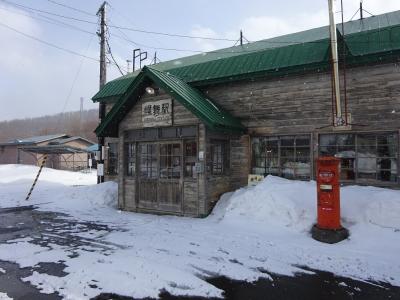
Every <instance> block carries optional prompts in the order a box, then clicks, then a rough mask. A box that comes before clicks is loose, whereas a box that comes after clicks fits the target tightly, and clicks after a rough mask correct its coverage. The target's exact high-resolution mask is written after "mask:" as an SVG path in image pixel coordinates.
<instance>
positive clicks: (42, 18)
mask: <svg viewBox="0 0 400 300" xmlns="http://www.w3.org/2000/svg"><path fill="white" fill-rule="evenodd" d="M0 9H1V10H6V11H8V12H10V13H12V14H17V15H20V16H25V17H28V18H32V19H35V20H39V21H42V22H46V23H50V24H53V25H58V26H63V27H68V28H69V29H74V30H76V31H80V32H84V33H87V34H91V35H96V33H94V32H91V31H88V30H85V29H82V28H79V27H77V26H74V25H71V24H68V23H65V22H63V21H60V20H56V19H53V18H51V17H48V16H45V15H42V14H40V13H34V12H28V13H27V14H25V13H21V12H19V11H15V10H12V9H8V8H6V7H0ZM33 14H35V15H33Z"/></svg>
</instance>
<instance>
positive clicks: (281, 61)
mask: <svg viewBox="0 0 400 300" xmlns="http://www.w3.org/2000/svg"><path fill="white" fill-rule="evenodd" d="M337 30H338V31H339V33H340V34H342V26H341V24H338V25H337ZM344 33H345V44H346V47H347V48H348V49H349V52H348V57H347V62H348V63H350V62H351V63H352V64H354V65H357V63H358V61H360V62H366V60H365V57H364V56H366V55H372V56H371V62H373V61H372V60H373V59H376V56H374V55H373V54H377V53H382V54H386V53H388V52H393V51H399V50H400V11H395V12H391V13H386V14H382V15H377V16H373V17H369V18H365V19H362V20H354V21H350V22H346V23H344ZM340 42H341V39H339V43H340ZM327 64H329V28H328V26H324V27H320V28H314V29H310V30H306V31H302V32H298V33H293V34H288V35H284V36H279V37H275V38H271V39H267V40H262V41H258V42H254V43H250V44H245V45H243V46H235V47H230V48H226V49H221V50H216V51H211V52H208V53H202V54H198V55H192V56H188V57H183V58H179V59H174V60H171V61H166V62H162V63H159V64H155V65H152V66H151V67H152V69H155V70H159V71H166V72H169V73H171V74H173V75H175V76H178V77H179V78H181V79H182V80H184V81H185V82H187V83H190V84H191V85H192V86H200V85H205V84H212V83H217V82H219V83H220V82H228V81H232V80H240V79H248V78H253V77H257V76H264V75H268V76H281V75H282V74H292V73H298V72H299V71H302V72H306V71H311V70H315V69H319V68H321V69H322V68H323V67H325V66H326V65H327ZM139 73H140V71H136V72H133V73H130V74H127V75H125V76H122V77H120V78H117V79H115V80H112V81H110V82H108V83H107V84H106V85H105V86H104V87H103V88H102V89H101V90H100V91H99V92H98V93H97V94H96V95H94V96H93V98H92V100H93V101H104V102H115V100H116V99H117V98H119V96H121V95H123V94H124V93H125V92H126V90H127V89H128V87H129V86H130V84H131V83H132V82H133V81H134V79H135V77H136V76H138V74H139ZM117 96H118V97H117Z"/></svg>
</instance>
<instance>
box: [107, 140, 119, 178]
mask: <svg viewBox="0 0 400 300" xmlns="http://www.w3.org/2000/svg"><path fill="white" fill-rule="evenodd" d="M107 161H108V166H107V174H108V175H117V174H118V143H109V144H108V159H107Z"/></svg>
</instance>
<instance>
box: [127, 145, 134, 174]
mask: <svg viewBox="0 0 400 300" xmlns="http://www.w3.org/2000/svg"><path fill="white" fill-rule="evenodd" d="M125 153H126V175H127V176H135V170H136V145H135V143H127V144H125Z"/></svg>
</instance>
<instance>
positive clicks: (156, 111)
mask: <svg viewBox="0 0 400 300" xmlns="http://www.w3.org/2000/svg"><path fill="white" fill-rule="evenodd" d="M142 122H143V127H156V126H171V125H172V102H171V99H166V100H160V101H154V102H147V103H143V104H142Z"/></svg>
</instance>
